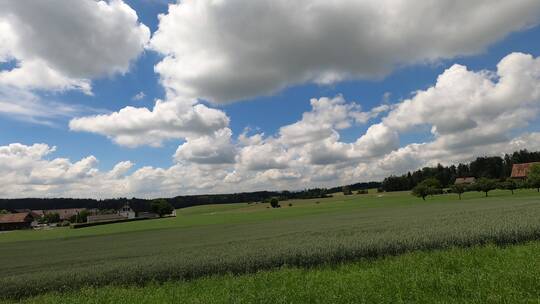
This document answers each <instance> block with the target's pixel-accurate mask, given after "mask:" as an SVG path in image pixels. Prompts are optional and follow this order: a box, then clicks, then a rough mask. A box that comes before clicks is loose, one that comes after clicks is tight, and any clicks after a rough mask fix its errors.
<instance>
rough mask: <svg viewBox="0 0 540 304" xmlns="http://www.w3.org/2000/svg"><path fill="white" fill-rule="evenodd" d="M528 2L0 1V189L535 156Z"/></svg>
mask: <svg viewBox="0 0 540 304" xmlns="http://www.w3.org/2000/svg"><path fill="white" fill-rule="evenodd" d="M539 24H540V2H538V1H537V0H517V1H516V0H499V1H492V0H478V1H465V0H458V1H455V0H439V1H433V0H418V1H415V2H414V5H412V4H411V3H406V2H405V1H398V0H383V1H380V0H362V1H357V0H336V1H323V0H298V1H294V2H292V1H285V0H272V1H270V0H257V1H254V0H227V1H224V0H184V1H179V2H176V1H166V0H129V1H128V0H124V1H121V0H109V1H94V0H77V1H74V2H73V4H72V5H70V7H66V6H65V5H63V1H62V0H48V1H39V2H28V1H16V0H7V1H2V2H0V176H1V182H0V197H2V198H14V197H91V198H110V197H132V196H137V197H146V198H155V197H166V196H174V195H188V194H202V193H232V192H241V191H256V190H300V189H305V188H311V187H331V186H337V185H343V184H352V183H356V182H363V181H377V180H379V181H380V180H382V179H383V178H384V177H386V176H389V175H391V174H403V173H406V172H407V171H409V170H415V169H418V168H421V167H424V166H433V165H436V164H438V163H441V164H444V165H449V164H457V163H459V162H467V161H470V160H472V159H474V158H476V157H478V156H485V155H502V154H504V153H509V152H513V151H515V150H519V149H529V150H540V57H539V56H540V39H539V38H540V26H539Z"/></svg>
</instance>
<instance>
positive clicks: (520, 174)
mask: <svg viewBox="0 0 540 304" xmlns="http://www.w3.org/2000/svg"><path fill="white" fill-rule="evenodd" d="M535 164H540V162H534V163H524V164H514V165H513V166H512V175H511V176H510V177H511V178H516V179H526V178H527V176H528V175H529V169H530V168H531V166H532V165H535Z"/></svg>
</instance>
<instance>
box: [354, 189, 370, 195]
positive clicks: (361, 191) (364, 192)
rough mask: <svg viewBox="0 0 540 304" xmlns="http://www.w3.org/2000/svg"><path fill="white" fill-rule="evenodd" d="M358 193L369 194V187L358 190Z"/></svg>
mask: <svg viewBox="0 0 540 304" xmlns="http://www.w3.org/2000/svg"><path fill="white" fill-rule="evenodd" d="M357 194H368V190H367V189H362V190H358V192H357Z"/></svg>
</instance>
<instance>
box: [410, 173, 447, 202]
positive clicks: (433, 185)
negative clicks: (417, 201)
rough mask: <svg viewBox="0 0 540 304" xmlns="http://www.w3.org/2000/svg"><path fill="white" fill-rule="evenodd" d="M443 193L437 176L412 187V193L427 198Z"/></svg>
mask: <svg viewBox="0 0 540 304" xmlns="http://www.w3.org/2000/svg"><path fill="white" fill-rule="evenodd" d="M439 193H441V184H440V182H439V181H438V180H437V179H435V178H428V179H426V180H424V181H422V182H421V183H419V184H418V185H416V186H415V187H414V188H413V189H412V194H413V195H414V196H416V197H421V198H422V199H423V200H426V196H428V195H435V194H439Z"/></svg>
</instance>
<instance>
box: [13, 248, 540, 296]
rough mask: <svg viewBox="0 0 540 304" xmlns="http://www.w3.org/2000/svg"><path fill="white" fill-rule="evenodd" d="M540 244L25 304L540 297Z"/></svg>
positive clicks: (94, 291)
mask: <svg viewBox="0 0 540 304" xmlns="http://www.w3.org/2000/svg"><path fill="white" fill-rule="evenodd" d="M539 276H540V242H531V243H528V244H524V245H516V246H510V247H505V248H500V247H495V246H485V247H473V248H469V249H450V250H445V251H432V252H414V253H409V254H405V255H402V256H398V257H388V258H383V259H378V260H372V261H369V260H363V261H358V262H353V263H347V264H341V265H334V266H321V267H317V268H312V269H300V268H282V269H279V270H273V271H263V272H258V273H255V274H248V275H240V276H234V275H224V276H213V277H208V278H202V279H197V280H194V281H190V282H168V283H165V284H149V285H147V286H145V287H112V286H109V287H102V288H84V289H83V290H81V291H76V292H69V293H64V294H61V293H51V294H46V295H41V296H38V297H36V298H30V299H27V300H25V301H23V302H22V303H27V304H30V303H36V304H37V303H43V304H48V303H50V304H53V303H54V304H56V303H60V304H61V303H102V304H103V303H205V304H212V303H272V304H275V303H336V304H339V303H538V302H539V301H540V280H539V279H538V278H539Z"/></svg>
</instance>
